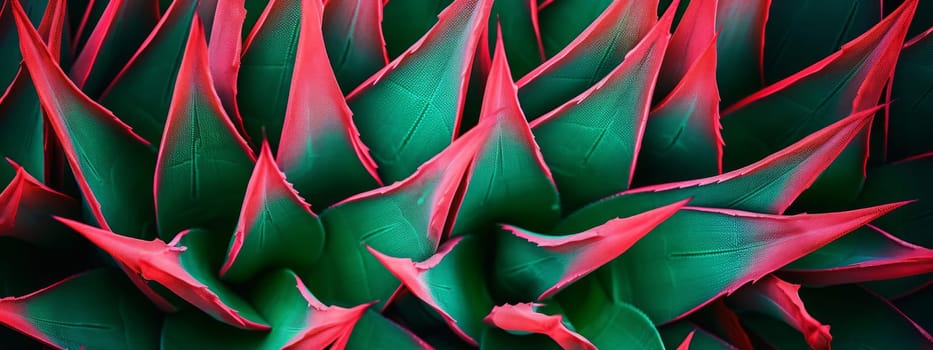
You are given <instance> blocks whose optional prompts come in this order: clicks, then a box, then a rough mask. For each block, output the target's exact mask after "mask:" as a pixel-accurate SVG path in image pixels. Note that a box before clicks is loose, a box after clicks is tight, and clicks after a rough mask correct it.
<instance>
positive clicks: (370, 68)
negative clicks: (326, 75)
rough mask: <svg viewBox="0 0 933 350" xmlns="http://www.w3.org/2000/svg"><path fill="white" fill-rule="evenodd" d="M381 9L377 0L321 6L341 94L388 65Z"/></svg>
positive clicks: (337, 1)
mask: <svg viewBox="0 0 933 350" xmlns="http://www.w3.org/2000/svg"><path fill="white" fill-rule="evenodd" d="M404 1H405V0H398V1H397V2H404ZM392 5H395V2H393V3H392ZM382 7H383V1H381V0H365V1H359V0H334V1H327V2H326V3H325V4H324V22H323V26H322V30H323V32H324V42H325V43H326V44H327V56H328V57H330V65H331V67H332V69H333V72H334V75H336V76H337V81H338V82H340V89H341V90H342V91H343V92H344V93H348V92H350V91H352V90H353V89H354V88H356V87H357V86H358V85H360V83H362V82H363V81H364V80H366V78H369V76H370V75H373V74H374V73H376V72H377V71H379V69H381V68H382V67H384V66H385V65H386V64H387V63H389V56H388V54H387V53H386V42H385V40H384V39H383V37H382ZM391 28H393V30H394V29H396V28H395V27H391ZM425 30H427V28H425ZM420 35H421V34H418V36H420ZM299 62H300V61H299Z"/></svg>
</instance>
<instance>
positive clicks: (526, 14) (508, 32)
mask: <svg viewBox="0 0 933 350" xmlns="http://www.w3.org/2000/svg"><path fill="white" fill-rule="evenodd" d="M578 15H579V14H574V16H571V17H577V16H578ZM565 20H566V18H565ZM489 21H490V22H489V28H490V29H492V28H496V26H497V25H498V26H500V27H501V28H502V41H503V42H504V43H505V52H506V53H507V54H508V62H509V67H511V68H512V75H511V76H512V77H513V78H514V79H518V78H521V77H522V76H524V75H525V74H526V73H528V72H530V71H531V70H532V69H534V68H535V67H537V66H538V65H540V64H541V62H543V60H544V46H542V44H541V32H540V30H539V29H538V1H537V0H518V1H496V2H495V3H493V5H492V15H490V16H489ZM489 32H490V34H491V32H492V30H490V31H489ZM494 40H496V38H495V37H493V36H492V35H489V45H490V46H492V47H495V46H494V45H495V44H496V43H495V41H494Z"/></svg>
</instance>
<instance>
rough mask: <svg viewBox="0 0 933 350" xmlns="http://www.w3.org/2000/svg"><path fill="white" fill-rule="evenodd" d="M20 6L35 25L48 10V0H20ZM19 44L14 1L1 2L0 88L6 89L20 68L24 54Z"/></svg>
mask: <svg viewBox="0 0 933 350" xmlns="http://www.w3.org/2000/svg"><path fill="white" fill-rule="evenodd" d="M20 6H23V9H24V10H25V12H26V15H27V17H28V18H29V19H30V21H31V23H33V24H35V25H39V24H40V19H41V18H42V17H44V12H48V11H47V9H48V1H46V0H35V1H25V2H23V1H20ZM17 45H19V39H18V38H17V33H16V22H15V21H14V20H13V1H12V0H7V1H3V4H0V90H6V89H7V87H8V86H9V85H10V84H11V83H12V82H13V79H14V77H16V75H17V74H18V73H17V72H18V71H19V70H20V65H19V63H20V62H22V61H23V56H22V54H20V52H19V50H18V47H19V46H17Z"/></svg>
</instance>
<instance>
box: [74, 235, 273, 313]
mask: <svg viewBox="0 0 933 350" xmlns="http://www.w3.org/2000/svg"><path fill="white" fill-rule="evenodd" d="M59 220H60V221H61V222H63V223H65V224H66V225H68V226H69V227H71V228H72V229H73V230H75V231H77V232H78V233H80V234H81V235H82V236H84V237H85V238H87V239H88V240H89V241H91V243H93V244H94V245H96V246H97V247H99V248H100V249H102V250H103V251H105V252H107V254H110V256H112V257H113V258H114V260H116V261H118V262H120V263H121V264H123V265H124V266H126V267H127V269H128V270H129V271H127V272H128V273H134V274H137V275H140V276H142V278H144V279H146V280H149V281H154V282H156V283H158V284H159V285H161V286H163V287H165V288H166V289H168V290H169V291H171V292H172V293H175V294H176V295H178V296H179V297H181V298H182V299H184V300H185V301H187V302H189V303H191V304H192V305H194V306H196V307H197V308H199V309H201V310H202V311H204V312H206V313H207V314H209V315H211V316H212V317H214V318H215V319H217V320H218V321H221V322H224V323H227V324H229V325H232V326H235V327H239V328H242V329H254V330H265V329H269V326H268V324H267V323H266V321H265V320H264V319H263V318H262V316H260V315H259V313H257V312H256V311H255V310H254V309H253V307H252V306H250V305H249V304H248V303H247V302H246V301H245V300H243V299H242V298H241V297H240V296H239V295H237V294H236V293H235V292H234V291H233V290H231V289H229V288H228V287H226V286H224V284H223V283H222V282H220V280H218V279H217V277H216V266H212V265H214V263H213V262H214V261H216V260H215V259H218V260H219V258H221V256H219V255H220V254H223V251H222V250H218V249H216V248H215V247H212V246H211V244H212V243H214V241H215V240H213V239H212V237H211V233H210V232H207V231H203V230H188V231H182V232H181V233H179V234H178V236H176V237H175V239H174V240H172V242H170V243H168V244H166V243H165V242H163V241H162V240H160V239H158V238H157V239H155V240H152V241H144V240H140V239H135V238H130V237H126V236H121V235H118V234H116V233H113V232H110V231H107V230H101V229H98V228H95V227H92V226H88V225H85V224H82V223H80V222H77V221H72V220H68V219H61V218H59ZM218 253H219V254H218Z"/></svg>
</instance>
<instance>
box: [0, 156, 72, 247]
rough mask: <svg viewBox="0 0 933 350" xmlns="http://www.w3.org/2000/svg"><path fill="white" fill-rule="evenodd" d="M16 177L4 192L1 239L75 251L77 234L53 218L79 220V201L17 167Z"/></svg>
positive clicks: (0, 195)
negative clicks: (13, 239) (6, 238)
mask: <svg viewBox="0 0 933 350" xmlns="http://www.w3.org/2000/svg"><path fill="white" fill-rule="evenodd" d="M13 168H14V169H15V173H16V175H15V176H14V177H13V180H12V181H10V184H9V185H7V186H6V188H4V189H3V191H2V192H0V236H6V237H13V238H16V239H19V240H22V241H25V242H29V243H32V244H35V245H37V246H40V247H44V248H52V249H55V248H57V249H68V248H74V247H76V245H75V244H74V243H75V241H74V235H73V234H71V233H70V232H67V231H68V230H67V229H66V228H65V227H64V226H62V225H61V223H59V222H57V221H55V220H53V219H52V216H53V215H54V216H58V217H67V218H77V217H78V213H79V212H80V208H79V207H78V203H77V201H75V200H74V199H73V198H71V197H68V196H67V195H65V194H62V193H60V192H58V191H55V190H53V189H51V188H49V187H48V186H45V185H43V184H42V183H41V182H39V180H36V178H35V177H33V176H32V175H29V173H27V172H26V169H25V168H23V167H20V166H19V165H16V164H13Z"/></svg>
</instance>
